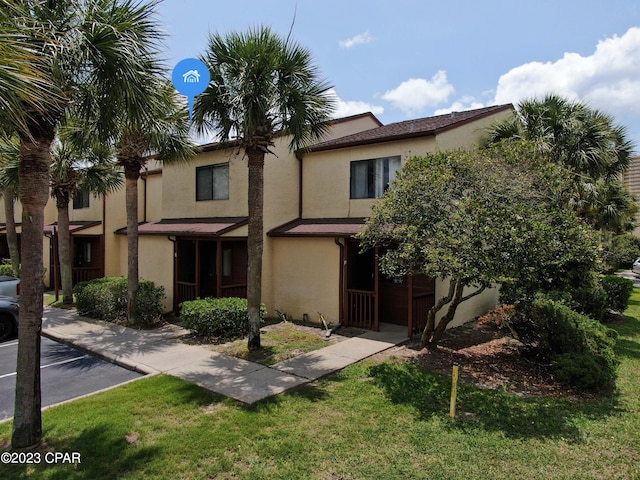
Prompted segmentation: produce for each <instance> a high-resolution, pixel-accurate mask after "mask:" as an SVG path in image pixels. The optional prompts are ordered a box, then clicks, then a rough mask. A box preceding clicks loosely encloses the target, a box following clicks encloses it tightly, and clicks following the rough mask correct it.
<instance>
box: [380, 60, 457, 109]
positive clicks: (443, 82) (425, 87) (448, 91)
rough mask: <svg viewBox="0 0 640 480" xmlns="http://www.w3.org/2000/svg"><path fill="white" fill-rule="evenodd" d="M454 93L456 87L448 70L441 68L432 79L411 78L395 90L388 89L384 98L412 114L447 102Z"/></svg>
mask: <svg viewBox="0 0 640 480" xmlns="http://www.w3.org/2000/svg"><path fill="white" fill-rule="evenodd" d="M454 93H455V89H454V88H453V85H451V84H450V83H449V80H448V79H447V72H445V71H444V70H439V71H438V72H436V74H435V75H434V76H433V77H431V80H425V79H424V78H410V79H409V80H406V81H404V82H402V83H401V84H400V85H398V86H397V87H396V88H394V89H393V90H387V91H386V92H385V93H384V95H382V98H383V99H384V100H387V101H388V102H391V104H392V105H393V106H394V107H396V108H399V109H400V110H402V111H403V112H405V113H406V114H408V115H411V114H415V113H418V112H420V111H422V110H424V109H425V108H427V107H433V106H435V105H439V104H441V103H444V102H446V101H447V100H448V99H449V97H451V95H453V94H454Z"/></svg>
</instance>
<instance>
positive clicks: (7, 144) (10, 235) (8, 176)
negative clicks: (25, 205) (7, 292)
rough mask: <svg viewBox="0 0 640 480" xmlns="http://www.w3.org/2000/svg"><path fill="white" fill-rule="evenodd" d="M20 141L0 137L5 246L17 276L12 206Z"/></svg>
mask: <svg viewBox="0 0 640 480" xmlns="http://www.w3.org/2000/svg"><path fill="white" fill-rule="evenodd" d="M19 150H20V143H19V141H18V139H17V137H15V136H13V137H11V138H8V137H0V192H2V193H1V194H2V200H3V203H4V216H5V221H6V226H5V228H6V230H7V246H8V247H9V258H10V259H11V269H12V270H13V274H14V275H15V276H16V277H17V276H19V275H20V250H19V248H18V234H17V232H16V219H15V213H14V206H15V202H16V194H17V192H18V165H19V163H18V162H19V159H18V152H19Z"/></svg>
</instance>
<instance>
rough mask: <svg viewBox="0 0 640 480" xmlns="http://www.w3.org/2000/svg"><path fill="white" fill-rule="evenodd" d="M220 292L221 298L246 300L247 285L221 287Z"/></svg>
mask: <svg viewBox="0 0 640 480" xmlns="http://www.w3.org/2000/svg"><path fill="white" fill-rule="evenodd" d="M220 290H221V292H220V293H221V296H222V297H240V298H247V285H246V284H244V283H243V284H238V285H222V287H221V289H220Z"/></svg>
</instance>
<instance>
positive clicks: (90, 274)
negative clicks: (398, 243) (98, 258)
mask: <svg viewBox="0 0 640 480" xmlns="http://www.w3.org/2000/svg"><path fill="white" fill-rule="evenodd" d="M71 271H72V275H73V284H74V285H75V284H76V283H78V282H88V281H89V280H93V279H94V278H100V277H102V275H103V274H102V269H101V268H100V267H73V268H72V270H71Z"/></svg>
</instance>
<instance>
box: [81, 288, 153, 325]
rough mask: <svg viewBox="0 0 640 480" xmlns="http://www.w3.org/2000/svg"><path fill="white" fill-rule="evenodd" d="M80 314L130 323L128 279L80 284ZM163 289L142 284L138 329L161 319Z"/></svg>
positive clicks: (137, 303) (136, 305) (137, 309)
mask: <svg viewBox="0 0 640 480" xmlns="http://www.w3.org/2000/svg"><path fill="white" fill-rule="evenodd" d="M73 293H74V295H75V296H76V307H77V309H78V313H80V314H81V315H85V316H87V317H91V318H97V319H100V320H106V321H108V322H117V321H126V319H127V279H126V278H124V277H106V278H97V279H95V280H91V281H89V282H80V283H78V284H77V285H76V286H75V287H74V289H73ZM164 297H165V293H164V287H161V286H156V285H155V284H154V283H153V282H151V281H149V280H141V281H140V285H139V288H138V292H137V294H136V297H135V300H134V312H135V315H136V319H137V322H138V325H141V326H148V325H151V324H153V323H155V322H156V321H158V320H159V319H160V318H161V317H162V312H163V307H162V299H163V298H164Z"/></svg>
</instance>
